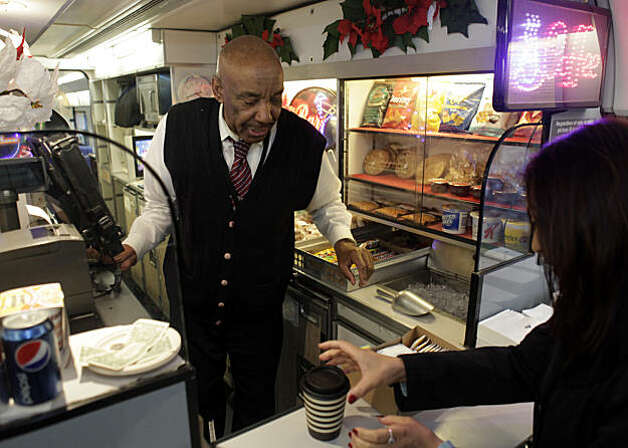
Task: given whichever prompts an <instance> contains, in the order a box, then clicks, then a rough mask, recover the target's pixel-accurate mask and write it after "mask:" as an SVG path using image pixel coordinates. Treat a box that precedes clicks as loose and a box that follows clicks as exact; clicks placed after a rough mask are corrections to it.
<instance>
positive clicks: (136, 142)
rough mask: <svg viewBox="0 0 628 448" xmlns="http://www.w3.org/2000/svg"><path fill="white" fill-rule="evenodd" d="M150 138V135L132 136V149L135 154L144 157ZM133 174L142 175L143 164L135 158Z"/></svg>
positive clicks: (151, 138)
mask: <svg viewBox="0 0 628 448" xmlns="http://www.w3.org/2000/svg"><path fill="white" fill-rule="evenodd" d="M152 140H153V136H152V135H142V136H135V137H133V151H134V152H135V154H136V155H138V156H139V157H140V158H141V159H144V157H146V153H147V152H148V148H149V147H150V142H151V141H152ZM135 176H136V177H144V165H143V164H142V163H141V162H140V161H138V160H137V159H135Z"/></svg>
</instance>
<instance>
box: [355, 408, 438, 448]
mask: <svg viewBox="0 0 628 448" xmlns="http://www.w3.org/2000/svg"><path fill="white" fill-rule="evenodd" d="M379 421H380V422H381V423H382V424H383V425H385V426H386V428H380V429H366V428H354V429H353V431H351V433H350V436H351V443H350V444H349V446H351V447H352V448H376V447H382V448H384V447H390V448H437V447H438V445H440V444H441V443H442V442H443V441H442V440H441V439H439V438H438V437H437V436H436V434H434V433H433V432H432V431H431V430H430V429H429V428H428V427H427V426H425V425H422V424H421V423H419V422H418V421H416V420H415V419H413V418H412V417H398V416H395V415H389V416H387V417H382V418H380V419H379ZM391 433H392V439H391ZM392 440H394V442H393V443H391V441H392Z"/></svg>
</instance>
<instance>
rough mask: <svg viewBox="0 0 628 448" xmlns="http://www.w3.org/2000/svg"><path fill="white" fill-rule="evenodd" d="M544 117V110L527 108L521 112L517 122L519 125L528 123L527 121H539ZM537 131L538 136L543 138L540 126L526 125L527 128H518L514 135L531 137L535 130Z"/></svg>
mask: <svg viewBox="0 0 628 448" xmlns="http://www.w3.org/2000/svg"><path fill="white" fill-rule="evenodd" d="M542 118H543V112H541V111H540V110H526V111H524V112H523V113H522V114H521V118H519V121H518V122H517V125H520V124H526V123H538V122H540V121H541V119H542ZM535 131H536V136H537V138H541V133H542V130H541V127H540V126H536V127H534V126H526V127H525V128H520V129H517V130H516V131H515V132H514V134H513V136H514V137H524V138H529V137H530V136H531V135H532V133H533V132H535Z"/></svg>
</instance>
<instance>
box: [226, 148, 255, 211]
mask: <svg viewBox="0 0 628 448" xmlns="http://www.w3.org/2000/svg"><path fill="white" fill-rule="evenodd" d="M229 140H231V142H232V143H233V152H234V157H233V165H231V171H230V172H229V178H230V179H231V184H232V185H233V188H235V191H236V193H238V199H240V200H241V199H242V198H244V196H245V195H246V193H247V192H248V191H249V187H250V186H251V181H252V180H253V176H252V175H251V168H250V167H249V162H247V160H246V155H247V154H248V153H249V149H250V147H251V145H250V144H249V143H247V142H245V141H244V140H238V141H237V142H236V141H235V140H233V139H232V138H231V137H229Z"/></svg>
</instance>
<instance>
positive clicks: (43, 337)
mask: <svg viewBox="0 0 628 448" xmlns="http://www.w3.org/2000/svg"><path fill="white" fill-rule="evenodd" d="M2 345H3V346H4V353H5V355H6V366H7V373H8V377H9V386H10V389H11V394H12V396H13V400H14V401H15V403H17V404H21V405H26V406H29V405H34V404H39V403H43V402H45V401H48V400H52V399H53V398H55V397H56V396H57V395H59V393H60V392H61V372H60V370H59V350H58V348H57V341H56V338H55V335H54V327H53V325H52V322H51V321H50V319H49V318H48V313H46V312H45V311H43V310H37V311H26V312H23V313H17V314H12V315H10V316H7V317H5V318H4V319H2Z"/></svg>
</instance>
